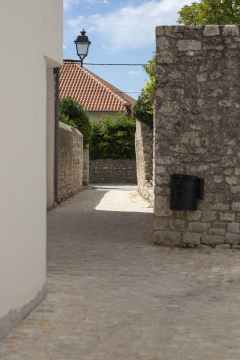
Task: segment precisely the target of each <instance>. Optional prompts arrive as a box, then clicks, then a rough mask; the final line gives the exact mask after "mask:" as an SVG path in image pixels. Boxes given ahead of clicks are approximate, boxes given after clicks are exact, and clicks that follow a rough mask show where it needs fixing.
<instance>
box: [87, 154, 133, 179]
mask: <svg viewBox="0 0 240 360" xmlns="http://www.w3.org/2000/svg"><path fill="white" fill-rule="evenodd" d="M89 182H90V183H92V184H94V183H95V184H96V183H108V184H114V183H115V184H116V183H131V184H136V183H137V171H136V161H135V160H114V159H98V160H90V161H89Z"/></svg>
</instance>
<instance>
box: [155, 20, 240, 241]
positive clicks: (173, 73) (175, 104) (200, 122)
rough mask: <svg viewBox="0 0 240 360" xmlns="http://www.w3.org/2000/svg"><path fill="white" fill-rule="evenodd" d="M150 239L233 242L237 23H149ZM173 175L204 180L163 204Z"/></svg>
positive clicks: (239, 116) (239, 109) (237, 200)
mask: <svg viewBox="0 0 240 360" xmlns="http://www.w3.org/2000/svg"><path fill="white" fill-rule="evenodd" d="M156 46H157V52H156V56H157V57H156V61H157V66H156V100H155V119H154V121H155V124H154V149H155V162H154V170H155V225H154V228H155V243H158V244H161V245H168V246H183V247H201V246H204V245H210V246H214V247H215V246H217V247H223V248H230V247H232V248H240V239H239V220H240V181H239V179H240V126H239V125H240V100H239V99H240V86H239V84H240V73H239V64H240V26H235V25H227V26H215V25H211V26H159V27H157V28H156ZM173 174H188V175H196V176H199V177H201V178H204V180H205V189H204V192H205V195H204V200H202V201H198V210H197V211H175V210H174V211H172V210H170V181H171V175H173Z"/></svg>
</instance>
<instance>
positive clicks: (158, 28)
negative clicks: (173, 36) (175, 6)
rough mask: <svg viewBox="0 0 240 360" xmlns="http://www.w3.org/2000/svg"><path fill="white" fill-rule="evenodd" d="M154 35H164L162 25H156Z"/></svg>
mask: <svg viewBox="0 0 240 360" xmlns="http://www.w3.org/2000/svg"><path fill="white" fill-rule="evenodd" d="M156 35H157V36H162V35H164V28H163V26H157V27H156Z"/></svg>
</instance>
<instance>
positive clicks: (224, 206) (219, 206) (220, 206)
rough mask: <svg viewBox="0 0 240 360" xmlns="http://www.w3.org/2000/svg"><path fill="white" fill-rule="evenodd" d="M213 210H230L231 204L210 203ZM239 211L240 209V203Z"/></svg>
mask: <svg viewBox="0 0 240 360" xmlns="http://www.w3.org/2000/svg"><path fill="white" fill-rule="evenodd" d="M210 208H211V210H220V211H223V210H229V209H230V205H229V204H224V203H218V204H213V205H210ZM239 211H240V203H239Z"/></svg>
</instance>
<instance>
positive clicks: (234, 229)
mask: <svg viewBox="0 0 240 360" xmlns="http://www.w3.org/2000/svg"><path fill="white" fill-rule="evenodd" d="M227 230H228V231H229V232H231V233H236V234H239V223H237V222H231V223H229V224H228V226H227Z"/></svg>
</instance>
